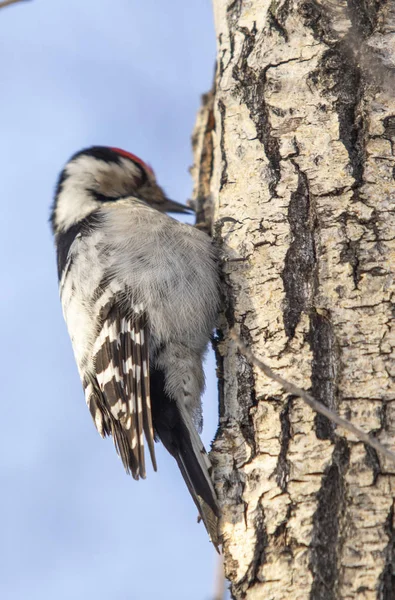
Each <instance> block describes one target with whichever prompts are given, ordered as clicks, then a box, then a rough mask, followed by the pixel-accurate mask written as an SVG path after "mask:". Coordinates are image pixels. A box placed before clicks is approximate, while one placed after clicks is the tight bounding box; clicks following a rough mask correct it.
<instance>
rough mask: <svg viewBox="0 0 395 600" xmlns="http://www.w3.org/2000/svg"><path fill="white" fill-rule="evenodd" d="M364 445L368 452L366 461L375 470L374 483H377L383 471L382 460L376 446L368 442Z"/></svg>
mask: <svg viewBox="0 0 395 600" xmlns="http://www.w3.org/2000/svg"><path fill="white" fill-rule="evenodd" d="M364 447H365V452H366V459H365V462H366V464H367V465H368V467H369V468H370V469H371V470H372V472H373V485H376V482H377V478H378V476H379V475H380V473H381V467H380V460H379V457H378V454H377V452H376V450H375V449H374V448H372V447H371V446H368V445H367V444H364Z"/></svg>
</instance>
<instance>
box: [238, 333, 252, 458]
mask: <svg viewBox="0 0 395 600" xmlns="http://www.w3.org/2000/svg"><path fill="white" fill-rule="evenodd" d="M240 338H241V340H242V341H243V342H244V344H245V345H246V346H247V348H251V345H252V338H251V334H250V331H249V329H248V327H246V325H245V324H244V323H241V324H240ZM239 360H242V361H243V363H244V364H243V368H242V369H238V373H239V375H238V379H237V401H238V405H239V408H240V409H241V411H242V417H241V419H240V423H239V425H240V431H241V433H242V435H243V437H244V439H245V441H246V443H247V444H248V446H249V447H250V448H251V452H252V457H254V456H255V455H256V443H255V430H254V424H253V421H252V416H251V408H252V407H253V406H256V395H255V379H254V372H253V368H252V365H251V364H250V363H249V362H248V361H247V359H246V358H245V357H244V356H242V355H239Z"/></svg>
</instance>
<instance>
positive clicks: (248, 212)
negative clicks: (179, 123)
mask: <svg viewBox="0 0 395 600" xmlns="http://www.w3.org/2000/svg"><path fill="white" fill-rule="evenodd" d="M214 7H215V20H216V31H217V36H218V62H217V74H216V82H215V89H214V91H213V92H212V93H211V94H209V95H207V96H206V97H205V99H204V105H203V107H202V109H201V112H200V114H199V117H198V121H197V126H196V130H195V135H194V150H195V167H194V176H195V181H196V188H195V198H196V202H197V208H198V216H199V218H200V220H201V221H202V220H204V221H205V223H206V224H208V226H209V227H211V220H212V223H213V226H212V231H213V236H214V239H215V240H216V242H217V243H218V244H219V246H220V248H221V252H222V256H223V261H222V274H223V295H224V310H223V314H222V317H221V322H220V327H219V334H218V337H217V340H216V352H217V360H218V372H219V389H220V429H219V432H218V435H217V438H216V440H215V443H214V449H213V452H212V458H213V461H214V464H215V480H216V488H217V491H218V494H219V497H220V500H221V503H222V508H223V518H222V520H221V533H222V536H223V548H224V555H225V571H226V576H227V577H228V578H229V580H230V582H231V586H232V587H231V589H232V593H233V596H234V598H236V599H241V598H243V599H247V600H255V599H264V600H282V599H284V600H302V599H310V600H321V599H322V600H335V599H346V598H347V599H354V598H358V599H363V600H365V599H366V600H373V599H375V600H376V599H381V600H394V599H395V576H394V570H395V532H394V492H395V465H394V464H391V463H390V461H388V460H384V459H383V458H382V457H381V456H379V455H378V454H377V453H376V452H375V451H374V450H372V449H371V448H368V447H366V446H365V445H364V444H363V443H361V442H358V441H357V440H356V439H355V438H354V437H353V436H352V435H350V434H346V433H345V432H344V431H341V430H340V429H337V428H334V427H333V426H332V424H331V423H330V422H328V421H327V420H326V419H325V418H324V417H320V416H318V415H316V414H315V413H314V412H313V411H312V410H311V409H310V408H308V407H307V406H306V405H304V404H303V402H302V401H301V400H300V399H299V398H295V397H291V396H289V394H286V393H284V392H283V391H282V389H281V388H280V386H279V385H278V384H276V383H274V382H273V381H271V380H268V379H267V378H266V377H265V376H264V375H263V374H262V373H261V372H259V370H257V369H256V368H255V367H252V366H251V364H249V363H248V361H247V360H246V359H245V358H244V357H243V356H242V354H241V353H240V351H239V350H238V349H237V347H236V346H235V344H234V343H232V342H230V339H229V335H228V333H229V330H230V329H231V328H232V327H235V330H236V331H237V332H238V333H239V335H240V337H241V338H242V340H243V342H244V343H245V344H246V345H248V346H249V347H250V348H251V349H252V350H253V352H254V354H255V355H256V356H258V357H263V358H264V359H265V361H266V362H267V363H268V364H269V365H270V366H271V367H272V368H274V369H275V370H277V371H278V372H279V373H280V374H281V375H282V376H283V377H285V378H286V379H288V380H291V381H292V382H294V383H296V384H297V385H298V386H300V387H304V388H305V389H309V390H310V391H311V393H312V394H313V395H314V396H315V397H316V399H318V400H320V401H321V402H322V403H324V404H325V405H327V406H329V407H331V408H332V409H333V410H335V411H337V412H339V413H340V414H341V415H342V416H345V417H346V418H348V419H349V420H351V421H352V422H353V423H355V424H357V425H359V426H360V427H361V428H363V429H364V430H366V431H368V432H371V434H372V435H373V436H375V437H376V438H377V439H379V440H380V441H381V442H382V443H384V444H386V445H387V446H389V447H391V448H392V449H394V448H395V388H394V377H395V352H394V346H395V321H394V318H393V316H394V298H395V296H394V261H395V204H394V202H395V189H394V177H395V150H394V149H395V94H394V89H395V84H394V81H395V78H394V75H393V71H392V69H394V68H395V34H394V33H393V32H394V31H395V2H394V1H393V0H387V1H386V2H385V1H383V0H325V1H324V0H321V1H319V0H317V1H311V0H303V1H300V0H294V1H293V2H291V1H290V0H234V1H230V0H228V1H227V0H214ZM210 202H211V205H212V208H213V211H212V213H210V210H209V207H210Z"/></svg>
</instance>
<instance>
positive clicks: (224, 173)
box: [218, 100, 228, 191]
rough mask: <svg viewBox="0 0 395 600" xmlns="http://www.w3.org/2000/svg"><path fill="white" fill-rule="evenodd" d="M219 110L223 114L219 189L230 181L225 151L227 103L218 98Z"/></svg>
mask: <svg viewBox="0 0 395 600" xmlns="http://www.w3.org/2000/svg"><path fill="white" fill-rule="evenodd" d="M218 110H219V113H220V115H221V138H220V150H221V160H222V171H221V180H220V186H219V191H221V190H222V188H223V187H224V185H225V184H226V183H227V182H228V160H227V158H226V152H225V115H226V108H225V104H224V103H223V102H222V100H218Z"/></svg>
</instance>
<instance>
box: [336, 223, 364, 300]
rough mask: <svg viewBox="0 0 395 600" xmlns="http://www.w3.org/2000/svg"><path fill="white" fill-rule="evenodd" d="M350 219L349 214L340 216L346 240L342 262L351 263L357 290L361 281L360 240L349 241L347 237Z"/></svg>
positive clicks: (341, 255) (341, 254) (342, 251)
mask: <svg viewBox="0 0 395 600" xmlns="http://www.w3.org/2000/svg"><path fill="white" fill-rule="evenodd" d="M349 219H350V216H349V215H348V213H346V212H344V213H342V214H341V215H340V216H339V221H340V222H341V223H342V225H343V233H344V238H345V240H346V241H345V243H344V247H343V249H342V250H341V252H340V262H341V263H349V264H350V265H351V268H352V278H353V281H354V288H355V289H356V290H357V289H358V285H359V282H360V280H361V270H360V262H359V246H360V241H359V240H349V239H348V236H347V222H348V220H349Z"/></svg>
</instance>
